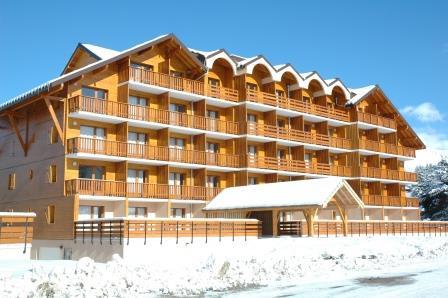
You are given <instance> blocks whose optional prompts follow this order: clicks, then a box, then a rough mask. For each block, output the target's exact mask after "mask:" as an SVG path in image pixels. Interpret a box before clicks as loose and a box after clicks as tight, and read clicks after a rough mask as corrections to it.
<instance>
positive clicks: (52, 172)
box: [48, 165, 57, 183]
mask: <svg viewBox="0 0 448 298" xmlns="http://www.w3.org/2000/svg"><path fill="white" fill-rule="evenodd" d="M56 177H57V173H56V165H51V166H50V168H49V169H48V182H50V183H55V182H56Z"/></svg>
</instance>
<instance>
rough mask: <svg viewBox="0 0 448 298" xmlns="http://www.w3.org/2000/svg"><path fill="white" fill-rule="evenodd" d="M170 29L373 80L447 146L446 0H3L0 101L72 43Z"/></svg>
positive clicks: (54, 64)
mask: <svg viewBox="0 0 448 298" xmlns="http://www.w3.org/2000/svg"><path fill="white" fill-rule="evenodd" d="M169 32H173V33H175V34H176V35H177V36H178V37H179V38H180V39H181V40H182V41H184V43H186V45H187V46H189V47H192V48H196V49H203V50H213V49H216V48H226V49H227V50H228V51H229V52H232V53H236V54H240V55H243V56H253V55H256V54H263V55H265V56H266V57H267V58H268V59H269V60H270V61H271V62H272V63H273V64H281V63H285V62H290V63H292V64H293V65H294V66H295V68H296V69H298V70H299V71H300V72H307V71H311V70H317V71H318V72H319V73H321V74H322V76H323V77H324V78H332V77H339V78H341V79H342V80H343V81H344V83H345V84H346V85H347V86H349V87H354V88H356V87H362V86H365V85H369V84H379V85H380V86H381V87H382V88H383V89H384V90H385V92H386V94H387V95H388V96H389V98H390V99H391V100H392V101H393V102H394V103H395V105H396V106H397V107H398V108H399V109H401V110H403V111H404V112H405V114H406V118H407V119H408V120H409V122H410V123H411V125H412V126H413V127H414V128H415V130H416V131H417V132H418V133H419V134H420V136H421V137H422V138H423V139H424V140H425V141H426V143H427V145H428V147H431V148H435V149H447V150H448V131H447V130H446V124H447V123H446V121H447V118H448V116H447V115H446V111H447V107H448V98H447V95H446V94H447V92H446V91H445V89H446V86H448V1H412V0H409V1H383V0H381V1H281V0H278V1H215V2H213V1H193V0H191V1H22V0H14V1H10V0H2V1H1V2H0V38H1V41H0V44H1V46H0V59H1V66H2V69H3V71H2V72H0V82H2V84H1V88H0V102H3V101H4V100H6V99H9V98H10V97H13V96H15V95H17V94H19V93H21V92H24V91H26V90H28V89H30V88H32V87H35V86H36V85H38V84H40V83H43V82H45V81H46V80H49V79H51V78H53V77H55V76H57V75H58V74H59V73H60V71H61V70H62V68H63V67H64V65H65V63H66V62H67V59H68V58H69V57H70V55H71V53H72V51H73V49H74V48H75V46H76V44H77V43H78V42H86V43H92V44H96V45H100V46H104V47H109V48H112V49H116V50H122V49H125V48H128V47H130V46H133V45H135V44H137V43H140V42H143V41H145V40H148V39H151V38H153V37H155V36H158V35H160V34H163V33H169Z"/></svg>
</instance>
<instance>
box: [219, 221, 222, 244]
mask: <svg viewBox="0 0 448 298" xmlns="http://www.w3.org/2000/svg"><path fill="white" fill-rule="evenodd" d="M221 224H222V222H221V221H220V222H219V242H221Z"/></svg>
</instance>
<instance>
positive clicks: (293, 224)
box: [279, 220, 448, 237]
mask: <svg viewBox="0 0 448 298" xmlns="http://www.w3.org/2000/svg"><path fill="white" fill-rule="evenodd" d="M279 230H280V231H279V232H280V235H297V236H306V235H307V230H308V229H307V223H306V221H305V220H297V221H287V222H280V226H279ZM313 230H314V236H315V237H329V236H336V237H342V236H344V232H343V230H344V228H343V222H342V221H340V220H317V221H315V222H314V225H313ZM347 235H348V236H375V235H378V236H398V235H401V236H404V235H412V236H420V235H421V236H442V235H445V236H446V235H448V222H444V221H385V220H348V221H347Z"/></svg>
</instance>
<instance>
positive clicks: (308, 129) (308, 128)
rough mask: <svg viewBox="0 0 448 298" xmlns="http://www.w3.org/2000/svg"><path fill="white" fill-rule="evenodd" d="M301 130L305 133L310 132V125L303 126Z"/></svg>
mask: <svg viewBox="0 0 448 298" xmlns="http://www.w3.org/2000/svg"><path fill="white" fill-rule="evenodd" d="M303 130H304V131H306V132H310V131H311V125H310V124H305V125H304V126H303Z"/></svg>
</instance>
